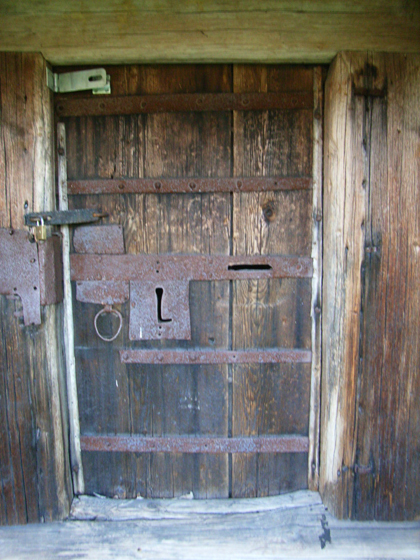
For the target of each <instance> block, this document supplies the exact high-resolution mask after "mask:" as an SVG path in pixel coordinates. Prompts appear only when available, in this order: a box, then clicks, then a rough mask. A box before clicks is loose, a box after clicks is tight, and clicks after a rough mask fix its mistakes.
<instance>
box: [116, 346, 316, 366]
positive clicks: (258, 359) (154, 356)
mask: <svg viewBox="0 0 420 560" xmlns="http://www.w3.org/2000/svg"><path fill="white" fill-rule="evenodd" d="M120 357H121V361H122V362H123V363H125V364H161V365H163V364H185V365H202V364H279V363H282V364H290V363H311V359H312V353H311V351H310V350H301V349H298V348H292V349H288V348H281V349H279V350H139V349H136V350H120Z"/></svg>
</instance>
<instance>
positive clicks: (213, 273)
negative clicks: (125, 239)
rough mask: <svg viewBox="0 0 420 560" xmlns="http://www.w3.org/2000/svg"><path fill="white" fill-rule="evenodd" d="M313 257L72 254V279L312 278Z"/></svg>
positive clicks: (118, 280) (116, 280) (199, 279)
mask: <svg viewBox="0 0 420 560" xmlns="http://www.w3.org/2000/svg"><path fill="white" fill-rule="evenodd" d="M311 277H312V259H311V258H309V257H290V256H276V257H271V256H260V255H258V256H243V257H239V256H227V255H220V256H203V255H156V254H155V255H77V254H73V255H71V279H72V280H75V281H97V280H101V281H105V282H106V281H108V282H112V281H114V282H126V281H137V282H139V281H142V280H148V281H156V282H163V281H166V280H168V281H175V280H185V279H188V280H197V281H208V280H253V279H264V278H311Z"/></svg>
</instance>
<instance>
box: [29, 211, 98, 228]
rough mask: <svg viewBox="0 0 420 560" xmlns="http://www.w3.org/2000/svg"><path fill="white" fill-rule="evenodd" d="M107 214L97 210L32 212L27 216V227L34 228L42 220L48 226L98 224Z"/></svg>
mask: <svg viewBox="0 0 420 560" xmlns="http://www.w3.org/2000/svg"><path fill="white" fill-rule="evenodd" d="M106 215H107V214H102V213H101V212H100V211H99V210H98V209H96V208H83V209H81V210H56V211H54V212H32V213H30V214H25V226H29V227H33V226H35V225H36V224H37V223H38V222H39V221H40V220H41V218H42V220H44V222H45V225H47V226H64V225H68V226H70V225H77V224H89V223H93V222H97V221H98V220H100V219H101V218H104V217H105V216H106Z"/></svg>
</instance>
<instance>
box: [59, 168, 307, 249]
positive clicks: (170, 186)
mask: <svg viewBox="0 0 420 560" xmlns="http://www.w3.org/2000/svg"><path fill="white" fill-rule="evenodd" d="M67 188H68V194H70V195H77V194H124V193H135V194H153V193H160V194H167V193H177V194H179V193H213V192H265V191H288V190H308V189H311V188H312V179H311V177H225V178H219V179H210V178H188V177H186V178H184V179H168V178H157V179H150V178H146V179H145V178H140V179H91V180H85V181H69V182H68V183H67ZM80 252H81V251H80Z"/></svg>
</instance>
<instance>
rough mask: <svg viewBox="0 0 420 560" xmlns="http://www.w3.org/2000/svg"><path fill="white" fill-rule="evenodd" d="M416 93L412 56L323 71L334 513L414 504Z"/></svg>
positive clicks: (394, 513)
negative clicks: (325, 80)
mask: <svg viewBox="0 0 420 560" xmlns="http://www.w3.org/2000/svg"><path fill="white" fill-rule="evenodd" d="M359 92H360V93H361V94H363V95H356V93H359ZM419 92H420V57H419V56H418V55H412V56H407V57H406V56H403V55H370V54H348V53H347V54H346V53H345V54H340V55H339V56H338V57H337V58H336V60H335V62H334V64H333V65H332V67H331V69H330V73H329V76H328V79H327V85H326V116H325V158H324V163H325V182H324V185H325V186H324V271H325V273H324V290H323V372H322V415H321V419H322V422H321V433H322V437H321V476H320V491H321V495H322V497H323V499H324V500H325V503H326V505H328V507H329V508H330V510H331V511H332V512H334V513H335V514H336V515H338V516H340V517H342V516H351V517H353V518H358V519H386V520H392V519H399V520H403V519H410V518H411V519H412V518H414V517H415V516H416V515H418V514H419V511H420V509H419V508H420V483H419V481H420V476H419V468H420V467H419V456H420V412H419V406H418V403H419V400H420V345H419V341H420V321H419V312H418V311H419V308H420V287H419V282H418V278H419V275H420V250H419V246H420V219H419V217H420V166H419V161H420V135H419V130H420V99H419Z"/></svg>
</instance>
